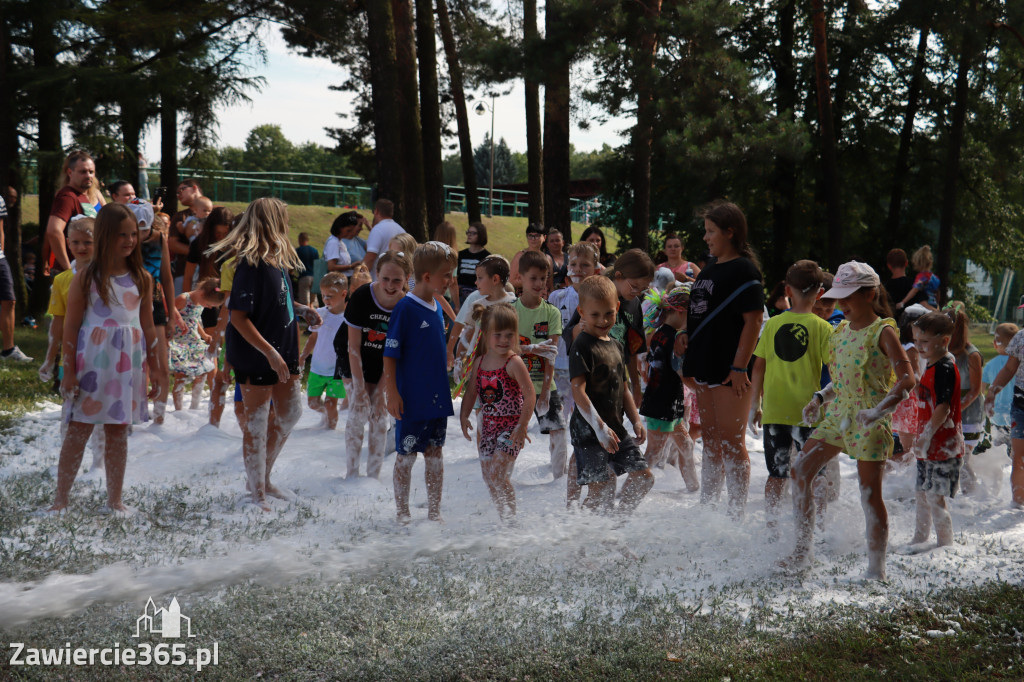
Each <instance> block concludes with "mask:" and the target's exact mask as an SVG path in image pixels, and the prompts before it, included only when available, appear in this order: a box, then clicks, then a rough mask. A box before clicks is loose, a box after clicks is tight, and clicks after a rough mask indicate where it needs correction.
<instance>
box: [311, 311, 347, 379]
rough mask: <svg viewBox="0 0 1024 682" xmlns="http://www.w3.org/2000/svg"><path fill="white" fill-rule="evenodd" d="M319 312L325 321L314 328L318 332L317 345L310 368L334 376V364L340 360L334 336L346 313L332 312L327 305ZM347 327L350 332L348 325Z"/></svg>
mask: <svg viewBox="0 0 1024 682" xmlns="http://www.w3.org/2000/svg"><path fill="white" fill-rule="evenodd" d="M317 312H318V313H320V319H322V320H323V321H324V322H323V324H321V325H320V326H319V327H315V328H314V329H313V331H315V332H316V345H314V346H313V355H312V356H311V361H310V365H309V369H310V371H311V372H314V373H315V374H319V375H320V376H324V377H333V376H334V366H335V365H336V364H337V362H338V354H337V353H335V352H334V336H335V334H337V333H338V329H340V328H341V325H342V324H344V323H345V314H344V313H332V312H331V311H330V310H328V309H327V306H324V307H323V308H317ZM345 329H346V333H348V327H346V328H345Z"/></svg>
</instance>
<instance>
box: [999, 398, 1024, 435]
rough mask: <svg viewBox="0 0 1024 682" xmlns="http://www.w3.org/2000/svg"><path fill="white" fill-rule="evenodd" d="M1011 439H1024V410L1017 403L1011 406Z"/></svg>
mask: <svg viewBox="0 0 1024 682" xmlns="http://www.w3.org/2000/svg"><path fill="white" fill-rule="evenodd" d="M1004 390H1005V389H1004ZM1010 438H1013V439H1014V440H1021V439H1024V408H1022V407H1017V404H1016V403H1014V404H1013V405H1011V406H1010Z"/></svg>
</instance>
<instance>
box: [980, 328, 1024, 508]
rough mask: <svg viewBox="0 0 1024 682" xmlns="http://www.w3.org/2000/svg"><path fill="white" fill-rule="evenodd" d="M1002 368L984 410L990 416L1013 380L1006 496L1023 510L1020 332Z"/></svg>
mask: <svg viewBox="0 0 1024 682" xmlns="http://www.w3.org/2000/svg"><path fill="white" fill-rule="evenodd" d="M1006 356H1007V357H1006V365H1005V366H1004V367H1003V368H1002V369H1001V370H1000V371H999V374H997V375H996V378H995V379H993V380H992V385H991V386H990V387H989V389H988V393H987V394H986V395H985V410H986V411H987V412H988V413H989V414H992V413H993V410H994V404H995V401H996V398H997V397H998V396H999V394H1000V393H1001V392H1002V391H1003V387H1004V386H1006V385H1007V384H1008V383H1010V380H1011V379H1013V402H1012V403H1011V406H1010V419H1011V423H1012V426H1011V427H1010V447H1011V449H1012V451H1013V454H1012V455H1011V458H1012V460H1013V465H1012V467H1013V468H1012V469H1011V470H1010V493H1011V495H1012V497H1013V502H1012V504H1013V506H1014V507H1015V508H1017V509H1024V363H1022V362H1021V360H1022V359H1024V330H1022V331H1019V332H1017V333H1016V334H1014V336H1013V338H1012V339H1011V340H1010V343H1009V344H1008V345H1007V346H1006Z"/></svg>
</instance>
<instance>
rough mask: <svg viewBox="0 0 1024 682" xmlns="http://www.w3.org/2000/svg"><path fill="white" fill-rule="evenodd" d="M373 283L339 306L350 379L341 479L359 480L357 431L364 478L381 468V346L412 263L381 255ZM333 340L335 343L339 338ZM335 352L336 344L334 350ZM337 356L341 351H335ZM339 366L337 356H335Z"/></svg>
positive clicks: (384, 414) (390, 253)
mask: <svg viewBox="0 0 1024 682" xmlns="http://www.w3.org/2000/svg"><path fill="white" fill-rule="evenodd" d="M373 265H374V267H375V268H376V269H377V281H376V282H373V283H372V284H371V283H370V282H369V281H367V282H365V283H364V284H363V285H362V286H360V287H358V288H356V289H353V291H352V296H351V297H350V298H349V301H348V305H347V306H346V307H345V324H346V328H345V329H343V330H342V332H344V333H347V334H348V343H347V344H346V352H347V353H348V364H349V369H350V374H351V377H352V394H351V395H352V402H351V405H350V406H349V413H348V422H347V423H346V425H345V449H346V451H347V453H348V468H347V470H346V472H345V478H356V477H358V476H359V458H360V455H361V454H362V451H363V429H364V428H366V427H369V431H370V433H369V443H368V444H367V453H366V475H367V476H369V477H370V478H377V477H378V476H380V468H381V466H382V465H383V464H384V455H385V454H386V453H385V452H384V444H385V440H386V438H387V431H388V415H387V411H386V410H385V407H384V388H383V387H381V386H379V385H378V384H379V383H380V378H381V374H382V373H383V372H384V342H385V340H386V339H387V335H388V327H389V325H390V321H391V313H392V311H393V310H394V307H395V306H396V305H397V304H398V302H399V301H401V300H402V297H403V296H405V283H406V281H408V279H409V275H411V274H412V259H411V258H410V257H409V256H406V255H405V254H404V253H402V254H401V255H399V254H398V253H396V252H394V251H387V252H385V253H383V254H381V256H380V258H378V259H377V260H376V261H374V263H373ZM342 332H339V333H338V336H336V337H335V339H336V340H337V338H338V337H340V336H341V333H342ZM335 349H337V345H335ZM338 352H339V353H341V351H340V350H339V351H338ZM338 364H339V365H341V355H339V356H338Z"/></svg>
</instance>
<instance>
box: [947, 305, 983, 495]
mask: <svg viewBox="0 0 1024 682" xmlns="http://www.w3.org/2000/svg"><path fill="white" fill-rule="evenodd" d="M943 312H945V313H946V315H948V316H949V318H950V319H951V320H952V321H953V331H952V333H951V335H950V338H949V352H950V353H952V354H953V358H954V359H955V360H956V368H957V371H958V372H959V374H960V414H961V428H962V429H963V437H964V446H965V451H964V455H963V471H962V476H961V483H960V487H961V488H962V489H963V491H964V493H965V494H968V495H969V494H971V493H973V492H974V491H975V489H976V488H977V486H978V476H977V474H975V473H974V467H973V466H971V455H972V454H973V453H974V448H975V447H977V445H978V443H980V442H981V436H982V434H983V433H984V431H985V406H984V401H983V400H982V397H981V372H982V369H983V365H984V358H982V356H981V351H980V350H978V348H977V346H975V345H974V344H973V343H971V341H970V338H969V335H970V331H969V330H970V323H971V321H970V318H968V317H967V306H966V305H964V303H963V301H950V302H949V303H948V304H946V308H945V310H944V311H943Z"/></svg>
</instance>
